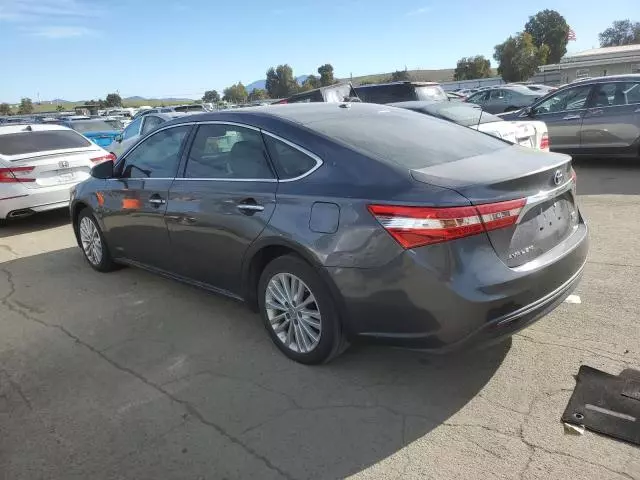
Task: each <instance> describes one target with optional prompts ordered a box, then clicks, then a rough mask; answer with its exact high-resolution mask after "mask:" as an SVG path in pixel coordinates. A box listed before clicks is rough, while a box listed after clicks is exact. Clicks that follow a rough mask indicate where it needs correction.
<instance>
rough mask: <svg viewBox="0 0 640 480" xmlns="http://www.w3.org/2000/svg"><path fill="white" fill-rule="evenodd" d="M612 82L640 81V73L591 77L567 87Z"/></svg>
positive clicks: (576, 81) (575, 81)
mask: <svg viewBox="0 0 640 480" xmlns="http://www.w3.org/2000/svg"><path fill="white" fill-rule="evenodd" d="M612 80H634V81H639V80H640V73H627V74H622V75H607V76H606V77H590V78H583V79H579V80H574V81H573V82H571V83H569V84H567V85H576V84H577V83H603V82H610V81H612Z"/></svg>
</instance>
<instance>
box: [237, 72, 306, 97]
mask: <svg viewBox="0 0 640 480" xmlns="http://www.w3.org/2000/svg"><path fill="white" fill-rule="evenodd" d="M308 76H309V75H299V76H297V77H296V82H298V84H300V85H302V84H303V83H304V81H305V80H306V79H307V77H308ZM266 83H267V79H264V80H256V81H255V82H251V83H250V84H249V85H245V88H246V89H247V92H248V93H251V92H253V91H254V90H256V89H262V90H264V88H265V86H266Z"/></svg>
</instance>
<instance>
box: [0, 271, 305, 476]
mask: <svg viewBox="0 0 640 480" xmlns="http://www.w3.org/2000/svg"><path fill="white" fill-rule="evenodd" d="M0 271H2V272H3V273H4V274H5V275H6V276H7V282H8V283H9V293H8V294H6V295H5V296H4V297H2V299H0V304H1V305H3V306H5V307H7V308H8V309H9V310H10V311H12V312H14V313H16V314H18V315H20V316H21V317H23V318H24V319H26V320H29V321H32V322H35V323H38V324H40V325H42V326H43V327H47V328H53V329H56V330H59V331H60V332H62V333H64V334H65V335H66V336H67V337H69V338H70V339H71V340H73V341H74V342H75V343H77V344H80V345H82V346H83V347H85V348H86V349H88V350H89V351H91V352H92V353H94V354H95V355H97V356H99V357H100V358H101V359H103V360H104V361H105V362H107V363H108V364H110V365H111V366H112V367H114V368H116V369H117V370H120V371H121V372H124V373H127V374H129V375H131V376H133V377H135V378H137V379H138V380H140V381H141V382H143V383H144V384H146V385H147V386H149V387H151V388H153V389H154V390H156V391H157V392H159V393H161V394H162V395H164V396H166V397H167V398H169V399H170V400H171V401H173V402H175V403H177V404H179V405H181V406H182V407H183V408H184V409H185V410H186V412H187V413H188V414H190V415H191V416H193V417H194V418H196V419H197V420H198V421H199V422H200V423H202V424H204V425H207V426H209V427H211V428H212V429H214V430H215V431H216V432H217V433H218V434H220V435H221V436H223V437H224V438H226V439H227V440H229V441H230V442H231V443H233V444H235V445H237V446H239V447H240V448H242V449H243V450H244V451H246V452H247V453H249V454H250V455H251V456H253V457H254V458H256V459H258V460H260V461H261V462H262V463H264V465H266V466H267V467H268V468H269V469H271V470H273V471H275V472H277V473H278V474H280V475H282V476H283V477H285V478H287V479H289V480H295V479H294V477H292V476H291V475H290V474H289V473H287V472H285V471H284V470H282V469H280V468H279V467H277V466H276V465H274V464H273V463H271V461H270V460H269V459H268V458H267V457H265V456H264V455H261V454H260V453H258V452H257V451H256V450H254V449H253V448H251V447H249V446H248V445H245V444H244V443H243V442H242V441H241V440H240V439H239V438H237V437H236V436H234V435H232V434H231V433H229V432H227V431H226V430H225V429H224V428H222V427H220V426H219V425H217V424H215V423H214V422H211V421H210V420H208V419H207V418H206V417H205V416H204V415H203V414H202V413H201V412H200V411H199V410H198V409H197V408H196V407H194V406H193V405H192V404H191V403H190V402H188V401H187V400H183V399H181V398H178V397H177V396H175V395H173V394H172V393H171V392H169V391H167V390H166V389H164V388H163V387H162V386H161V385H158V384H156V383H154V382H153V381H151V380H149V379H148V378H146V377H145V376H144V375H142V374H140V373H138V372H136V371H135V370H132V369H130V368H128V367H125V366H124V365H120V364H119V363H118V362H116V361H115V360H113V359H112V358H110V357H108V356H107V355H105V354H104V353H102V352H101V351H100V350H98V349H97V348H95V347H94V346H92V345H91V344H89V343H87V342H85V341H83V340H82V339H81V338H80V337H78V336H76V335H75V334H73V333H72V332H70V331H69V330H67V329H66V328H65V327H63V326H62V325H57V324H51V323H47V322H45V321H44V320H41V319H39V318H36V317H33V316H31V315H29V314H28V313H27V312H25V311H24V310H22V309H20V308H18V307H17V306H15V305H14V304H13V303H12V302H11V301H10V299H11V296H12V295H14V294H15V292H16V287H15V283H14V281H13V274H12V273H11V272H10V271H9V270H7V269H5V268H3V269H1V270H0Z"/></svg>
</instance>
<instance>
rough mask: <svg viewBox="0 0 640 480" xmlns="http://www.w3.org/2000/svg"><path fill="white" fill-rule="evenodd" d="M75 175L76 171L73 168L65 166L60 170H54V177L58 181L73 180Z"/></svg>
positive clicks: (66, 181)
mask: <svg viewBox="0 0 640 480" xmlns="http://www.w3.org/2000/svg"><path fill="white" fill-rule="evenodd" d="M76 177H77V175H76V171H75V169H73V168H65V169H62V170H56V172H55V179H56V182H58V183H68V182H73V181H74V180H75V179H76Z"/></svg>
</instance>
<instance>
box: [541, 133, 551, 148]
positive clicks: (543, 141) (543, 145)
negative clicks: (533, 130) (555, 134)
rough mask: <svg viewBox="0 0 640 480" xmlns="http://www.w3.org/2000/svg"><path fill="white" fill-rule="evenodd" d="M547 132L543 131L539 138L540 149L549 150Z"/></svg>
mask: <svg viewBox="0 0 640 480" xmlns="http://www.w3.org/2000/svg"><path fill="white" fill-rule="evenodd" d="M549 144H550V143H549V134H548V133H543V134H542V138H541V139H540V150H549Z"/></svg>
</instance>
